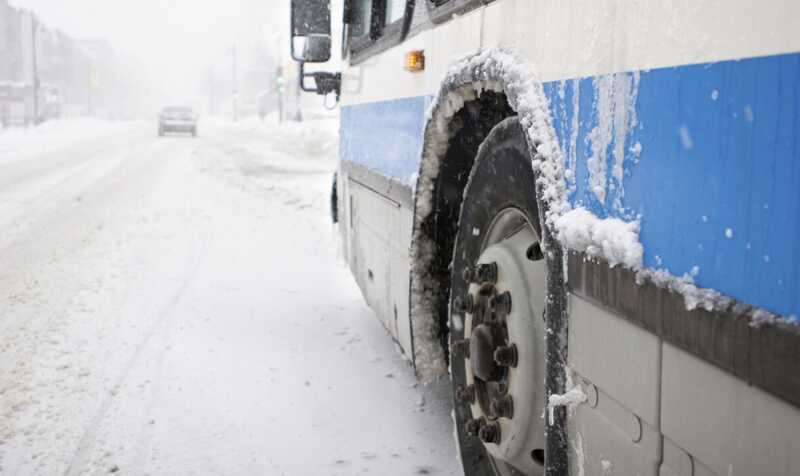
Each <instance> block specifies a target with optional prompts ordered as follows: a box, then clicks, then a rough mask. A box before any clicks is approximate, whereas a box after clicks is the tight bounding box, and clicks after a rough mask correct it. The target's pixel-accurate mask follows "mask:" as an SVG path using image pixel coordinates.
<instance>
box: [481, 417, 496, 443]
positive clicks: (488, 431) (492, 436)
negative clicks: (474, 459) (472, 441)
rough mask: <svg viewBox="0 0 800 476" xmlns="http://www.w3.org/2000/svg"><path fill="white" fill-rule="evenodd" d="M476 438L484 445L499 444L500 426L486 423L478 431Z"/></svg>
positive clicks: (494, 423)
mask: <svg viewBox="0 0 800 476" xmlns="http://www.w3.org/2000/svg"><path fill="white" fill-rule="evenodd" d="M478 438H480V439H481V441H483V442H484V443H495V444H497V443H500V425H498V424H497V423H496V422H491V423H486V424H485V425H483V426H481V427H480V429H479V430H478Z"/></svg>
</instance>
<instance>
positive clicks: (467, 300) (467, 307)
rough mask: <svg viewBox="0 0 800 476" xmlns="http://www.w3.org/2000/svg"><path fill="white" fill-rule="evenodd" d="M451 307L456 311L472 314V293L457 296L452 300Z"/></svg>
mask: <svg viewBox="0 0 800 476" xmlns="http://www.w3.org/2000/svg"><path fill="white" fill-rule="evenodd" d="M453 308H454V309H455V310H456V312H460V313H468V314H472V311H473V310H474V309H475V300H474V299H473V297H472V294H467V295H466V296H464V297H462V296H457V297H456V298H455V299H454V300H453Z"/></svg>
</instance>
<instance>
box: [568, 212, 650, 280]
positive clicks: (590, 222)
mask: <svg viewBox="0 0 800 476" xmlns="http://www.w3.org/2000/svg"><path fill="white" fill-rule="evenodd" d="M555 228H556V231H557V233H558V235H557V236H558V240H559V241H560V242H561V243H562V244H563V245H565V246H567V247H569V248H570V249H572V250H575V251H580V252H583V253H586V254H587V255H589V256H592V257H601V258H604V259H605V260H607V261H608V264H609V265H610V266H612V267H614V266H617V265H622V266H625V267H627V268H630V269H634V270H638V269H640V268H641V267H642V254H643V251H644V250H643V248H642V244H641V242H640V241H639V222H638V221H633V222H626V221H623V220H620V219H618V218H606V219H601V218H598V217H597V216H596V215H594V214H593V213H591V212H590V211H588V210H586V209H585V208H582V207H579V208H575V209H573V210H570V211H568V212H567V213H565V214H563V215H561V216H560V217H559V218H558V219H556V221H555Z"/></svg>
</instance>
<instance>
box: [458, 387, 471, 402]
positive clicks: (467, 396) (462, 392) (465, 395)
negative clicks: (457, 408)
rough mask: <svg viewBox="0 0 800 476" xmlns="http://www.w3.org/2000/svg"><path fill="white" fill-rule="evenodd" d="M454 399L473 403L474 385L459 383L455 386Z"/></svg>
mask: <svg viewBox="0 0 800 476" xmlns="http://www.w3.org/2000/svg"><path fill="white" fill-rule="evenodd" d="M456 399H457V400H458V401H460V402H467V403H475V386H474V385H466V386H464V385H459V386H458V387H456Z"/></svg>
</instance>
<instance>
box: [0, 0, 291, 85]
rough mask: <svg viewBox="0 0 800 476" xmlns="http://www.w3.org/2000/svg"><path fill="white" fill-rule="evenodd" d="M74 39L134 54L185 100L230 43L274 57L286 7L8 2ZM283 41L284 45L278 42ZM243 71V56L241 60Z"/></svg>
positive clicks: (177, 1) (266, 2)
mask: <svg viewBox="0 0 800 476" xmlns="http://www.w3.org/2000/svg"><path fill="white" fill-rule="evenodd" d="M10 3H11V4H12V5H13V6H17V7H23V8H28V9H31V10H33V11H34V12H35V13H36V15H37V16H38V17H39V19H40V20H41V21H43V22H44V23H45V24H47V26H48V27H52V28H56V29H59V30H62V31H64V32H65V33H67V34H69V35H71V36H73V37H76V38H87V37H92V38H107V39H108V40H109V41H110V42H111V44H112V45H113V46H114V47H115V48H117V49H120V50H122V51H126V52H129V53H132V54H133V55H135V56H136V57H138V58H139V59H140V61H141V62H142V63H143V64H144V65H145V66H146V68H147V69H148V74H149V75H150V77H151V78H152V77H155V78H157V80H158V82H159V84H160V85H161V87H162V89H163V90H164V91H167V92H169V93H170V94H173V95H176V96H178V95H183V96H186V95H187V94H188V93H187V91H189V90H191V89H192V87H193V86H190V83H193V82H194V81H195V80H196V79H197V80H199V77H201V76H202V75H203V74H204V71H207V68H208V66H209V65H210V64H214V63H217V64H220V63H222V62H225V61H227V60H226V59H225V55H229V54H230V53H229V52H230V51H231V46H232V45H233V44H234V43H237V44H238V45H239V48H241V49H242V50H244V49H246V48H247V47H248V46H253V45H255V44H257V43H258V44H260V45H261V46H262V47H264V48H268V49H269V50H270V52H271V53H272V54H273V55H282V54H283V53H284V52H283V51H281V50H282V49H284V48H287V47H288V46H286V45H287V44H288V43H286V40H285V37H286V35H288V30H289V26H288V21H289V20H288V3H289V1H288V0H225V1H219V0H217V1H213V0H10ZM281 37H283V40H282V44H281V43H280V42H279V40H280V38H281ZM240 61H241V62H242V64H241V65H240V66H241V68H243V69H244V68H246V67H247V65H246V64H244V63H245V62H246V61H247V58H246V56H245V55H242V57H241V58H240Z"/></svg>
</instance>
